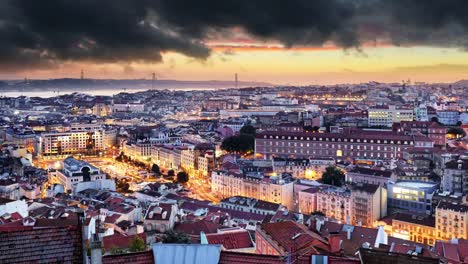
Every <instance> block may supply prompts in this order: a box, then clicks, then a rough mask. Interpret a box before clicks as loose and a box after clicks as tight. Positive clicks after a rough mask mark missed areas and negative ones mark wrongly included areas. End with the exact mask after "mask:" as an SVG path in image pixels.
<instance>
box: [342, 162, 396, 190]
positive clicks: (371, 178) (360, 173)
mask: <svg viewBox="0 0 468 264" xmlns="http://www.w3.org/2000/svg"><path fill="white" fill-rule="evenodd" d="M345 179H346V182H350V183H366V184H375V185H379V186H387V185H388V183H389V182H391V181H393V182H395V181H396V180H397V177H396V175H395V173H394V172H392V171H390V170H386V171H382V170H375V169H368V168H363V167H355V168H353V169H351V170H349V171H348V172H346V178H345Z"/></svg>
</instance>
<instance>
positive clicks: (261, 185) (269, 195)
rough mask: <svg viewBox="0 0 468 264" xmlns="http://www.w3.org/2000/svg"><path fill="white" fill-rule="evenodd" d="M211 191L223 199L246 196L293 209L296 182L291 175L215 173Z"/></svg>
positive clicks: (212, 177) (212, 175) (212, 174)
mask: <svg viewBox="0 0 468 264" xmlns="http://www.w3.org/2000/svg"><path fill="white" fill-rule="evenodd" d="M211 190H212V191H213V193H215V194H216V195H217V196H219V197H221V198H227V197H231V196H245V197H251V198H254V199H259V200H264V201H267V202H272V203H278V204H282V205H284V206H286V207H287V208H293V205H294V197H293V196H294V182H293V180H292V177H291V176H290V175H281V174H280V175H278V176H265V175H263V174H261V173H245V174H244V173H233V172H227V171H213V172H212V173H211Z"/></svg>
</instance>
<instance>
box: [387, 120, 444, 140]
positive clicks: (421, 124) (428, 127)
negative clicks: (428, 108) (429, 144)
mask: <svg viewBox="0 0 468 264" xmlns="http://www.w3.org/2000/svg"><path fill="white" fill-rule="evenodd" d="M393 130H394V131H397V132H402V133H404V134H407V135H417V134H418V133H420V134H423V135H425V136H427V137H428V138H430V139H432V141H434V145H437V146H445V144H446V136H445V134H446V129H445V127H443V126H441V125H439V124H438V123H437V122H428V121H402V122H400V123H399V124H394V125H393Z"/></svg>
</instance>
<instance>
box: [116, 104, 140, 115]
mask: <svg viewBox="0 0 468 264" xmlns="http://www.w3.org/2000/svg"><path fill="white" fill-rule="evenodd" d="M112 111H113V112H114V113H115V112H130V113H142V112H144V111H145V104H140V103H122V104H120V103H119V104H117V103H114V104H113V105H112Z"/></svg>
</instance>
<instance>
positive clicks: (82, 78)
mask: <svg viewBox="0 0 468 264" xmlns="http://www.w3.org/2000/svg"><path fill="white" fill-rule="evenodd" d="M80 79H81V80H84V71H83V69H81V75H80Z"/></svg>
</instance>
